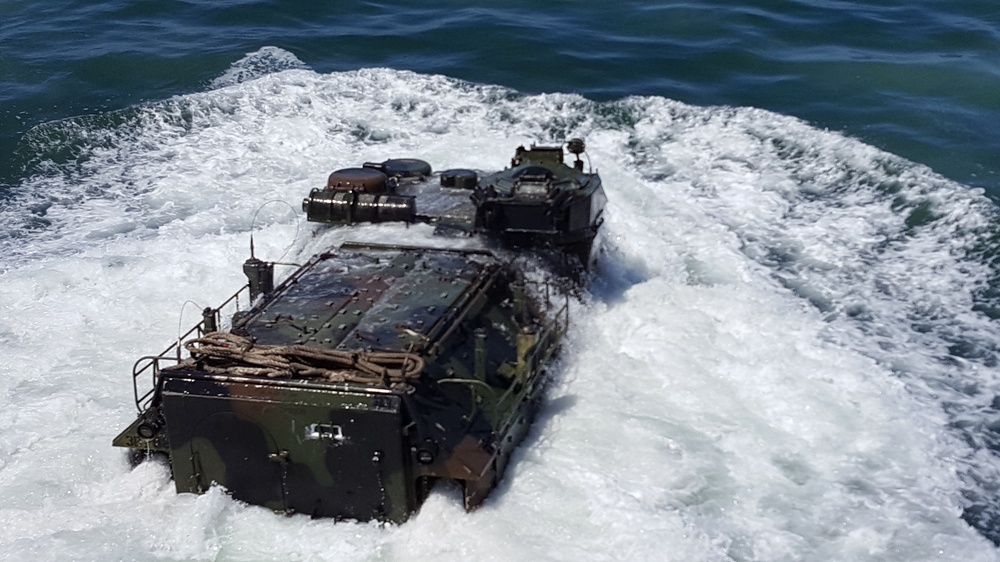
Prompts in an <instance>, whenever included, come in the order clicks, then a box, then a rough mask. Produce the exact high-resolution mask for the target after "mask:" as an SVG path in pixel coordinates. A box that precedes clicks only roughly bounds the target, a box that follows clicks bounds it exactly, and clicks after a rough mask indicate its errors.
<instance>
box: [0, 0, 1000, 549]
mask: <svg viewBox="0 0 1000 562" xmlns="http://www.w3.org/2000/svg"><path fill="white" fill-rule="evenodd" d="M576 136H579V137H585V138H586V141H587V145H588V151H587V156H588V161H590V162H591V163H592V164H593V165H594V166H595V167H596V168H598V169H599V170H600V172H601V175H602V177H603V178H604V183H605V185H606V187H607V190H608V194H609V207H608V220H607V221H606V223H605V224H604V225H603V226H602V232H601V234H600V237H599V240H598V242H599V244H598V245H599V246H600V250H601V252H600V256H601V257H600V264H601V265H600V266H599V268H598V270H597V272H596V273H595V278H594V280H593V283H592V286H591V290H590V291H589V292H588V293H587V294H586V295H585V296H584V297H583V298H582V300H581V302H575V301H574V303H573V320H572V322H571V325H572V326H573V327H572V329H571V333H570V335H569V337H568V340H567V343H566V353H564V354H563V357H562V358H561V359H560V364H559V365H557V366H556V369H554V370H555V371H556V372H555V373H554V381H553V384H552V389H551V392H550V395H551V396H550V398H551V400H549V401H548V402H546V404H545V405H543V408H542V412H541V415H540V418H541V419H540V420H539V423H538V424H537V426H536V427H535V428H533V429H532V434H531V435H530V436H529V438H528V444H527V446H525V447H523V448H521V449H519V452H518V453H517V454H516V455H515V459H514V460H515V462H514V463H512V468H511V469H509V474H510V478H505V480H504V481H503V482H502V483H501V486H500V488H498V490H497V492H495V494H494V495H492V496H491V497H490V499H489V500H488V501H487V503H486V505H485V506H484V508H483V509H481V510H480V511H478V512H477V513H474V514H471V515H466V514H464V513H463V512H462V511H461V509H460V508H459V507H456V506H457V503H456V501H455V494H454V490H449V489H444V490H435V492H434V493H432V495H431V498H430V501H429V502H428V504H427V505H425V507H424V508H423V509H422V511H421V512H420V513H419V515H418V516H417V517H415V518H414V519H413V520H411V521H410V522H408V523H407V524H406V525H405V526H402V527H390V528H380V527H375V526H371V525H366V524H356V523H352V522H337V523H336V524H333V523H331V522H329V521H311V520H309V519H308V518H306V517H304V516H296V517H284V516H278V515H275V514H273V513H271V512H270V511H267V510H263V509H257V508H253V507H247V506H243V505H240V504H237V503H236V502H233V501H231V500H230V499H229V498H228V497H227V496H225V494H224V493H223V492H222V491H221V490H218V489H213V490H212V491H210V492H209V493H208V494H206V495H203V496H198V497H192V496H187V495H180V496H179V495H177V494H175V493H174V492H173V485H172V483H171V482H170V479H169V472H168V471H167V469H166V468H165V467H163V466H160V465H156V464H155V463H145V464H143V465H140V466H139V467H137V468H134V469H133V468H131V467H129V466H128V465H127V463H126V462H125V460H124V458H123V456H122V455H121V454H120V451H114V450H111V448H110V446H109V443H110V440H111V437H112V436H113V435H115V434H116V433H117V432H118V431H119V430H120V429H121V427H122V425H123V424H126V423H128V422H130V421H131V420H132V419H134V410H132V409H131V405H130V401H131V392H132V389H131V388H129V386H130V384H129V383H130V379H129V376H128V369H129V367H130V366H131V365H132V362H133V361H134V360H135V358H136V357H138V356H140V355H145V354H148V353H150V352H153V351H155V350H158V349H162V347H163V344H164V343H165V342H169V341H170V340H171V339H173V338H176V337H177V330H178V327H179V325H180V324H182V323H188V322H189V321H190V320H191V319H190V318H189V317H190V316H191V314H192V311H195V310H197V309H200V307H202V306H206V305H210V304H213V303H211V302H202V301H201V300H200V299H205V300H206V301H208V300H213V299H217V300H219V301H221V300H222V299H224V298H225V297H226V296H228V295H229V294H231V292H232V289H233V288H234V286H235V285H238V284H239V283H242V282H243V280H242V278H241V277H240V275H239V268H240V264H241V263H242V260H243V259H244V258H245V255H244V254H245V247H246V242H247V240H246V238H247V234H248V233H249V232H251V231H254V233H255V236H256V240H257V244H258V246H257V248H258V251H259V252H261V255H265V256H266V259H275V258H276V257H277V256H285V255H286V254H287V255H289V256H292V255H295V254H296V252H297V253H299V254H303V255H308V254H309V253H311V252H315V251H319V250H325V249H328V248H329V247H332V246H335V245H336V244H337V243H340V242H342V241H343V240H344V239H346V238H348V237H353V236H358V237H359V238H360V239H365V240H369V239H370V240H377V241H386V240H390V241H391V240H398V239H400V238H405V239H406V241H411V240H412V241H414V242H416V243H420V242H421V241H424V240H426V238H429V237H430V234H429V233H428V232H426V231H424V230H421V227H420V226H415V227H411V228H405V227H403V226H400V225H365V226H362V227H358V228H357V229H356V230H352V231H349V233H346V232H344V230H343V229H341V230H337V229H332V230H331V229H327V230H323V229H318V228H311V227H312V226H315V225H304V224H298V223H297V222H298V217H296V216H293V215H292V213H290V212H288V207H291V208H293V209H294V207H295V206H296V205H298V202H299V201H300V200H301V198H302V197H303V196H305V194H307V193H308V192H309V190H310V189H311V188H312V187H316V186H317V185H322V183H323V178H325V177H326V175H327V174H328V173H329V172H330V171H331V170H333V169H336V168H338V167H346V166H352V165H357V164H359V163H361V162H365V161H377V159H379V158H382V159H385V158H389V157H409V156H412V157H419V158H425V159H427V160H428V161H430V162H432V163H434V165H435V166H437V167H439V168H443V167H455V168H466V167H469V168H480V169H496V168H499V167H502V166H503V165H505V163H506V162H508V161H509V160H508V159H509V157H510V154H511V153H512V151H513V149H514V147H515V146H516V144H518V143H529V142H534V141H539V142H544V143H553V142H556V143H557V142H561V141H564V140H566V139H567V138H570V137H576ZM271 201H283V202H285V203H288V205H264V206H262V204H263V203H265V202H271ZM998 201H1000V3H998V2H997V0H988V1H987V0H950V1H947V2H946V1H943V0H926V1H923V2H914V3H901V2H886V1H882V2H875V1H871V2H859V1H838V0H781V1H779V0H755V1H751V2H743V3H729V2H700V1H693V2H629V1H625V2H618V3H610V2H592V1H590V2H549V3H536V2H531V3H529V2H523V1H512V2H506V3H503V4H502V5H493V4H488V3H481V4H476V3H469V2H423V3H403V2H357V1H344V2H286V1H276V0H274V1H232V2H208V1H204V0H188V1H174V0H164V1H158V2H152V1H146V0H141V1H133V2H124V1H120V0H119V1H113V2H101V1H96V2H71V1H68V0H49V1H46V2H35V1H28V0H0V553H3V554H0V558H3V557H4V556H9V557H10V558H11V559H41V560H71V559H79V560H149V559H160V560H273V559H295V560H334V559H336V560H340V559H348V560H467V559H476V560H521V559H524V560H656V561H661V560H677V561H692V560H698V561H700V560H712V561H715V560H719V561H723V560H740V561H744V560H745V561H751V560H760V561H776V560H788V561H793V560H794V561H800V560H815V561H817V562H819V561H823V562H826V561H829V560H871V561H879V562H881V561H885V560H896V561H906V562H910V561H913V560H961V561H963V562H966V561H972V560H976V561H979V560H983V561H993V560H1000V550H998V549H997V545H1000V484H998V483H1000V367H998V366H1000V329H998V326H997V321H998V319H1000V212H998V207H997V202H998ZM255 221H256V222H255ZM289 259H293V258H289ZM277 261H282V260H280V259H279V260H277ZM189 299H190V300H189ZM194 299H199V300H198V301H197V305H198V306H187V305H189V304H192V303H195V300H194ZM185 306H187V314H185ZM178 308H179V310H178ZM178 315H179V316H180V319H178ZM195 315H196V313H195ZM459 503H460V502H459Z"/></svg>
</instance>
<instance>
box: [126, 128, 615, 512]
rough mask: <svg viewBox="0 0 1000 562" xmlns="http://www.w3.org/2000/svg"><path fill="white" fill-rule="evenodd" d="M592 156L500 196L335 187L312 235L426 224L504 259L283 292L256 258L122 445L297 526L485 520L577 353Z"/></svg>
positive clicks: (485, 181) (145, 375) (327, 256)
mask: <svg viewBox="0 0 1000 562" xmlns="http://www.w3.org/2000/svg"><path fill="white" fill-rule="evenodd" d="M583 148H584V147H583V142H582V141H578V140H575V139H574V140H572V141H570V143H569V150H570V152H571V153H573V154H575V155H576V156H577V158H576V161H575V162H574V163H573V165H572V166H569V165H567V164H565V163H564V161H563V158H564V155H563V152H562V149H561V148H558V147H537V148H536V147H532V148H531V149H524V148H523V147H521V148H519V149H518V150H517V152H516V154H515V157H514V159H513V160H512V162H511V168H509V169H507V170H505V171H503V172H497V173H494V174H489V175H484V176H480V175H479V174H478V173H477V172H472V171H469V170H448V171H445V172H442V173H440V174H438V175H437V176H432V175H431V171H430V166H429V165H427V164H426V163H425V162H423V161H420V160H413V159H397V160H387V161H385V162H383V163H381V164H365V165H364V166H363V167H361V168H348V169H343V170H338V171H336V172H334V173H333V174H331V175H330V178H329V180H328V185H327V187H326V188H324V189H316V190H313V191H312V193H310V195H309V197H308V198H307V199H306V200H305V201H304V202H303V210H304V211H305V212H306V215H307V218H308V219H309V220H311V221H318V222H326V223H331V224H339V225H348V224H352V223H354V222H387V221H405V222H412V221H417V220H422V221H425V222H431V223H433V224H435V225H437V227H438V229H439V230H440V231H442V232H447V233H451V234H453V235H454V234H455V233H459V234H462V235H466V236H478V237H479V239H480V240H481V241H482V243H483V246H485V247H493V248H495V250H492V251H487V250H468V249H464V250H463V249H440V248H425V247H405V246H380V245H371V244H369V245H358V244H346V245H343V246H341V247H340V248H338V249H336V250H335V251H331V252H327V253H323V254H320V255H317V256H315V257H313V258H312V259H311V260H310V261H309V262H308V263H306V264H305V265H302V266H301V267H299V268H298V269H297V270H296V271H295V272H293V273H292V274H291V275H290V276H289V277H288V278H287V279H285V280H284V281H283V282H282V283H281V284H280V285H278V286H275V285H274V274H273V267H274V264H273V263H266V262H263V261H261V260H258V259H256V258H254V257H253V251H252V248H253V243H252V241H251V258H250V259H249V260H247V262H246V263H245V264H244V272H245V273H246V275H247V277H248V279H249V283H248V285H247V286H246V287H244V288H243V289H241V291H240V292H238V293H237V294H236V295H234V296H233V297H231V298H230V299H229V300H227V301H226V302H225V303H223V304H222V305H220V306H219V307H218V308H214V309H213V308H208V309H205V310H204V311H203V321H202V322H201V323H199V324H198V325H197V326H195V327H194V328H192V329H191V330H190V331H189V332H188V333H187V334H185V335H184V336H182V337H181V338H180V339H181V340H186V341H185V343H184V344H183V347H184V348H185V349H186V350H187V352H188V355H187V356H186V357H185V356H184V354H183V353H182V350H181V347H179V346H178V345H173V346H171V347H169V348H167V349H166V350H164V351H163V352H162V353H160V354H159V355H154V356H148V357H144V358H141V359H140V360H139V361H138V362H137V363H136V365H135V367H134V368H133V380H134V387H135V401H136V406H137V408H138V411H139V416H138V418H137V419H136V420H135V421H134V422H133V423H132V424H131V425H130V426H129V427H128V428H127V429H126V430H125V431H123V432H122V433H121V434H120V435H119V436H118V437H116V438H115V440H114V445H115V446H119V447H125V448H127V449H129V450H130V451H131V453H132V455H133V457H134V458H136V459H142V458H145V457H148V456H164V457H166V458H167V459H168V462H169V464H170V468H171V471H172V474H173V478H174V481H175V483H176V486H177V491H178V492H193V493H201V492H204V491H205V490H207V489H208V488H209V487H211V486H213V485H219V486H223V487H224V488H225V489H226V490H227V491H228V492H229V493H230V494H232V496H233V497H234V498H236V499H238V500H242V501H245V502H247V503H250V504H255V505H261V506H266V507H269V508H271V509H274V510H276V511H281V512H286V513H304V514H309V515H312V516H315V517H334V518H350V519H358V520H379V521H391V522H402V521H405V520H406V519H407V518H408V517H409V516H410V515H411V514H413V513H414V512H415V511H417V510H418V509H419V507H420V505H421V503H422V502H423V501H424V499H425V498H426V496H427V494H428V491H429V490H430V488H431V486H433V484H434V483H435V482H436V481H437V480H440V479H446V480H451V481H454V482H457V483H458V484H459V485H460V486H461V488H462V490H463V495H464V503H465V507H466V508H467V509H472V508H474V507H476V506H477V505H479V504H480V503H481V502H482V501H483V500H484V499H485V498H486V496H487V494H489V492H490V490H492V489H493V488H494V487H495V485H496V483H497V481H498V479H499V478H500V477H501V475H502V474H503V472H504V469H505V467H506V465H507V463H508V462H509V460H510V455H511V452H512V451H513V450H514V448H515V447H516V446H517V444H518V443H519V442H520V441H521V440H522V438H523V437H524V435H525V434H526V432H527V431H528V428H529V426H530V421H531V418H532V415H533V413H534V411H535V407H536V404H537V401H538V398H539V395H540V393H541V390H542V387H543V384H544V379H545V376H544V373H545V368H546V365H547V364H548V363H549V361H550V359H551V358H552V356H553V355H554V354H555V353H556V351H557V350H558V348H559V343H560V339H561V337H562V335H563V334H564V333H565V330H566V327H567V324H568V296H567V295H568V294H569V293H570V292H571V290H573V287H572V285H573V281H570V279H571V278H572V279H577V280H578V279H579V278H580V277H579V276H578V275H573V274H571V275H569V276H568V277H567V276H566V273H567V270H565V269H564V267H565V266H567V264H568V265H569V266H570V267H569V269H570V270H572V271H575V272H576V273H579V269H574V268H573V266H572V264H576V266H575V267H576V268H579V267H580V266H581V265H582V266H586V264H587V262H588V259H589V255H590V250H591V246H592V243H593V240H594V237H595V235H596V233H597V229H598V227H599V226H600V224H601V222H602V221H603V217H602V214H603V208H604V203H605V197H604V192H603V188H602V186H601V181H600V178H599V177H598V175H597V174H596V173H587V172H584V171H583V168H584V166H583V162H582V161H581V160H580V158H579V155H580V153H582V151H583ZM434 178H436V179H438V180H439V182H440V185H435V184H433V183H432V182H431V179H434ZM418 210H419V212H418ZM519 254H527V255H525V256H524V258H523V259H522V257H521V256H520V255H519ZM536 257H541V258H542V259H541V260H536V259H534V258H536ZM553 258H554V259H553ZM529 263H534V264H536V265H535V266H531V267H530V269H531V274H530V277H531V279H532V281H529V280H528V279H527V277H529V275H528V269H529V267H528V265H527V264H529ZM537 264H546V265H543V266H542V267H541V268H539V267H538V265H537ZM558 270H562V271H560V272H557V271H558ZM553 294H557V295H560V296H559V298H558V299H553V298H552V297H551V295H553ZM241 299H242V302H250V303H252V305H251V306H250V307H249V308H247V309H245V310H237V311H236V313H235V314H233V315H232V317H231V318H232V319H231V326H229V328H228V330H220V329H219V327H220V325H221V324H222V323H223V321H224V320H226V319H225V318H224V317H223V310H228V309H229V308H232V307H234V306H235V307H236V308H237V309H239V303H240V302H241ZM554 300H555V301H556V302H553V301H554ZM143 380H148V381H149V386H148V390H142V389H143V388H145V387H144V385H143V384H141V382H140V381H143Z"/></svg>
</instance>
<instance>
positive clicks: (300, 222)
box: [250, 199, 302, 261]
mask: <svg viewBox="0 0 1000 562" xmlns="http://www.w3.org/2000/svg"><path fill="white" fill-rule="evenodd" d="M271 203H281V204H282V205H285V206H286V207H288V208H289V209H291V211H292V214H293V215H295V216H296V217H297V218H298V220H296V221H295V236H293V237H292V241H291V243H289V244H288V247H287V248H285V252H284V253H283V254H281V257H280V258H278V261H281V260H282V259H283V258H284V257H285V255H287V254H288V251H289V250H291V249H292V246H293V245H294V244H295V240H296V239H298V237H299V226H300V225H301V224H302V219H301V217H298V215H297V214H296V213H295V207H293V206H291V205H290V204H289V203H288V202H287V201H282V200H281V199H271V200H270V201H265V202H264V203H263V204H262V205H261V206H260V207H257V210H256V211H254V213H253V220H252V221H250V259H256V256H254V246H253V229H254V226H255V225H256V224H257V215H258V214H260V212H261V210H262V209H263V208H264V207H266V206H268V205H270V204H271Z"/></svg>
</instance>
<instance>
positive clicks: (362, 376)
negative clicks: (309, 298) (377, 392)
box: [178, 332, 424, 387]
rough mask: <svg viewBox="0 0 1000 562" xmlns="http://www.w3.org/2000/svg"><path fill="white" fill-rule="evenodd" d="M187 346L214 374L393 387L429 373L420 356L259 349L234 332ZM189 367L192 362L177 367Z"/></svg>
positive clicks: (193, 358)
mask: <svg viewBox="0 0 1000 562" xmlns="http://www.w3.org/2000/svg"><path fill="white" fill-rule="evenodd" d="M184 347H185V349H187V350H188V351H189V352H190V353H191V361H192V362H194V363H196V364H197V368H198V369H200V370H203V371H205V372H208V373H213V374H230V375H254V376H264V377H270V378H320V379H324V380H327V381H331V382H354V383H362V384H373V383H382V384H383V385H384V386H386V387H394V386H396V385H406V384H407V383H408V382H411V381H413V380H416V379H417V378H419V377H420V374H421V372H423V369H424V360H423V358H422V357H420V356H419V355H417V354H415V353H406V352H393V351H358V352H352V351H342V350H335V349H317V348H314V347H308V346H305V345H258V344H256V343H254V342H253V341H252V340H250V338H245V337H242V336H238V335H236V334H231V333H229V332H211V333H208V334H205V335H204V336H202V337H200V338H195V339H192V340H188V341H186V342H184ZM184 366H187V367H190V363H188V364H187V365H184V364H181V365H179V366H178V367H184Z"/></svg>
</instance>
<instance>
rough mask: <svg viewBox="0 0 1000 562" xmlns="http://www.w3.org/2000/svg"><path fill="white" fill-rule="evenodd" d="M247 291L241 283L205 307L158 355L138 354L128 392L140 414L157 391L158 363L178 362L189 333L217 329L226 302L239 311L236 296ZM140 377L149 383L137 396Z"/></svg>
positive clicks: (159, 365) (203, 333) (200, 332)
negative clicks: (225, 296)
mask: <svg viewBox="0 0 1000 562" xmlns="http://www.w3.org/2000/svg"><path fill="white" fill-rule="evenodd" d="M249 290H250V286H249V285H244V286H243V287H241V288H240V289H239V290H238V291H236V292H235V293H233V295H232V296H231V297H229V298H228V299H226V300H225V301H224V302H223V303H222V304H220V305H219V306H217V307H216V308H206V309H205V310H203V311H202V320H201V322H198V323H197V324H195V325H194V326H192V327H191V329H190V330H188V331H187V332H184V333H183V334H181V335H179V336H178V337H177V340H176V341H175V342H173V343H172V344H170V345H169V346H168V347H167V348H166V349H164V350H163V351H162V352H160V353H159V354H158V355H145V356H143V357H140V358H139V359H138V360H137V361H136V362H135V364H134V365H132V393H133V396H134V397H135V407H136V408H137V409H138V410H139V413H140V414H141V413H143V412H144V411H146V410H147V409H149V407H150V406H151V405H153V401H154V399H155V398H156V396H157V394H158V389H159V384H160V370H161V369H162V368H163V367H162V366H161V363H162V362H169V363H170V364H171V365H177V364H180V362H181V361H183V360H184V358H183V357H182V356H181V350H182V348H183V342H184V341H186V340H188V339H191V338H192V336H193V337H195V338H198V337H201V336H203V335H205V334H207V333H209V332H215V331H217V330H218V329H219V328H218V327H219V325H220V323H221V313H222V310H223V309H224V308H226V307H227V306H229V305H230V304H234V305H235V308H236V312H238V311H239V310H240V295H241V294H243V293H244V292H249ZM247 302H248V303H249V299H247ZM144 377H149V380H150V383H151V384H150V386H149V390H147V391H145V392H144V393H143V394H141V395H140V394H139V379H140V378H144Z"/></svg>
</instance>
